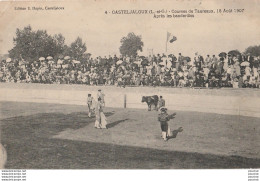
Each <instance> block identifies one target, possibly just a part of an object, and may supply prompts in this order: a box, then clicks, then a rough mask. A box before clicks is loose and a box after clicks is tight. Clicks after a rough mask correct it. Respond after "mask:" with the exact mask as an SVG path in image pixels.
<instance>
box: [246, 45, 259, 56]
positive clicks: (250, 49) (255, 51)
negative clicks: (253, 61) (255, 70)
mask: <svg viewBox="0 0 260 181" xmlns="http://www.w3.org/2000/svg"><path fill="white" fill-rule="evenodd" d="M248 53H250V54H251V55H252V56H260V45H258V46H250V47H248V48H247V49H246V50H245V54H248Z"/></svg>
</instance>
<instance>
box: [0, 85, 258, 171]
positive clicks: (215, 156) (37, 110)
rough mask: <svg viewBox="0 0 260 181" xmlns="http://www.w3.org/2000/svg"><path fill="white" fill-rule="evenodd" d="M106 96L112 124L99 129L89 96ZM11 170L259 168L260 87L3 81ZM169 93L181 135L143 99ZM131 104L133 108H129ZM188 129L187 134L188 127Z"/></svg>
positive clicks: (4, 134)
mask: <svg viewBox="0 0 260 181" xmlns="http://www.w3.org/2000/svg"><path fill="white" fill-rule="evenodd" d="M98 89H102V91H103V92H104V93H105V101H106V107H105V110H104V112H105V114H106V116H107V118H108V125H107V127H108V129H105V130H103V129H102V130H100V129H94V121H95V118H94V117H91V118H88V114H87V106H86V99H87V94H88V93H91V94H92V95H94V98H95V99H96V95H97V90H98ZM0 95H1V96H0V101H1V117H0V118H1V122H0V123H1V143H2V145H4V147H5V149H6V152H7V162H6V164H5V168H12V169H14V168H24V169H60V168H62V169H87V168H92V169H100V168H109V169H114V168H130V169H132V168H135V169H139V168H142V169H147V168H155V169H156V168H157V169H161V168H171V169H179V168H192V169H197V168H259V167H260V153H259V150H260V146H259V142H260V135H259V133H260V129H259V126H260V122H259V121H260V113H259V109H260V104H259V102H260V92H259V89H189V88H165V87H126V88H120V87H110V86H84V85H47V84H46V85H43V84H12V83H10V84H8V83H5V84H1V86H0ZM146 95H158V96H159V95H161V96H163V97H164V99H165V100H166V107H167V108H168V112H169V113H173V112H176V113H177V116H176V117H175V119H173V120H171V121H170V122H169V125H170V127H171V130H172V133H173V136H172V137H171V138H170V139H169V140H168V141H167V142H164V141H163V140H162V138H161V131H160V126H159V122H158V121H157V117H158V112H157V111H155V110H152V111H147V105H146V104H145V103H142V102H141V98H142V96H146ZM124 107H125V108H124ZM180 127H182V129H183V130H182V131H180Z"/></svg>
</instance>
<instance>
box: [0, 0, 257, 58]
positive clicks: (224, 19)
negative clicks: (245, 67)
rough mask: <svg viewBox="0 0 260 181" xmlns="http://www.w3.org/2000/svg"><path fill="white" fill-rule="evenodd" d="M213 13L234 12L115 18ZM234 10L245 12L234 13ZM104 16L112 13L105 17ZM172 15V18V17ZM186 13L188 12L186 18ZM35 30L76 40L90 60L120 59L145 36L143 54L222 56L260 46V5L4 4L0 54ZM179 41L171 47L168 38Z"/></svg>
mask: <svg viewBox="0 0 260 181" xmlns="http://www.w3.org/2000/svg"><path fill="white" fill-rule="evenodd" d="M45 6H49V7H52V6H59V7H64V10H56V11H50V10H49V11H47V10H43V11H35V10H33V11H32V10H31V11H29V10H24V11H23V10H15V7H43V8H45ZM122 9H123V10H132V9H136V10H153V11H157V10H162V9H165V10H168V11H171V10H190V9H191V10H194V9H200V10H214V11H215V12H216V11H217V9H221V10H223V9H232V11H233V13H213V14H207V13H204V14H194V16H195V17H194V18H154V17H153V15H152V14H148V15H140V14H139V15H126V14H124V15H122V14H117V15H115V14H112V11H113V10H122ZM234 9H244V12H243V13H234ZM105 11H108V12H110V13H108V14H105ZM168 14H172V13H168ZM184 14H186V13H184ZM27 25H31V27H32V29H33V30H38V29H41V30H42V29H44V30H47V32H48V33H49V34H52V35H54V34H58V33H61V34H62V35H63V36H64V37H65V42H66V44H70V43H71V42H72V41H74V40H75V39H76V38H77V37H78V36H79V37H81V38H82V39H83V41H84V42H85V43H86V45H87V52H88V53H91V54H92V56H94V57H95V56H108V55H109V54H110V55H113V54H117V55H119V47H120V39H121V38H122V37H123V36H126V35H127V34H128V33H129V32H134V33H135V34H136V35H141V36H142V40H143V42H144V47H143V52H140V55H148V52H149V50H151V49H152V50H153V53H154V54H157V53H160V54H162V53H167V54H169V53H173V54H175V55H177V54H178V53H182V54H183V55H185V56H194V53H195V52H198V53H199V54H201V55H207V54H210V55H212V54H216V55H217V54H218V53H220V52H222V51H224V52H227V51H229V50H233V49H238V50H240V51H244V50H245V48H247V47H248V46H252V45H253V46H254V45H259V44H260V41H259V40H260V31H259V27H260V0H248V1H246V0H225V1H224V0H218V1H215V0H207V1H206V0H173V1H168V0H166V1H161V0H143V1H140V0H128V1H126V0H123V1H119V0H112V1H105V0H96V1H94V0H93V1H90V0H86V1H79V0H78V1H43V2H31V1H28V2H4V1H2V2H1V1H0V54H5V53H8V50H10V49H11V48H12V47H13V38H14V37H15V31H16V29H17V28H20V29H22V28H23V27H25V26H27ZM167 31H168V32H170V33H172V34H173V35H174V36H176V37H177V41H175V42H174V43H172V44H170V43H168V46H167V52H166V33H167Z"/></svg>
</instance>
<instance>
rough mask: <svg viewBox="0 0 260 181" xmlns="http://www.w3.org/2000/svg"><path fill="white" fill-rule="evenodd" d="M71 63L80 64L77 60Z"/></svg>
mask: <svg viewBox="0 0 260 181" xmlns="http://www.w3.org/2000/svg"><path fill="white" fill-rule="evenodd" d="M72 62H73V63H75V64H78V63H80V61H78V60H72Z"/></svg>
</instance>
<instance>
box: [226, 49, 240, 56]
mask: <svg viewBox="0 0 260 181" xmlns="http://www.w3.org/2000/svg"><path fill="white" fill-rule="evenodd" d="M228 54H229V55H232V56H238V55H241V53H240V52H239V51H238V50H231V51H229V52H228Z"/></svg>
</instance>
